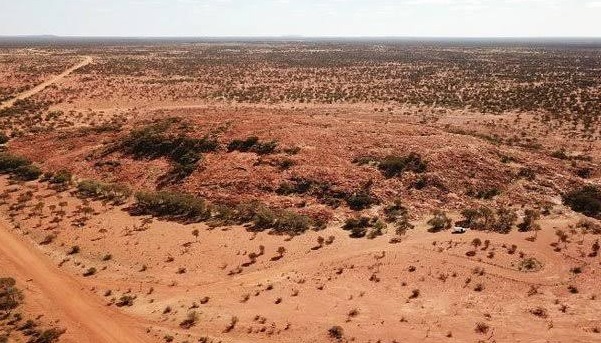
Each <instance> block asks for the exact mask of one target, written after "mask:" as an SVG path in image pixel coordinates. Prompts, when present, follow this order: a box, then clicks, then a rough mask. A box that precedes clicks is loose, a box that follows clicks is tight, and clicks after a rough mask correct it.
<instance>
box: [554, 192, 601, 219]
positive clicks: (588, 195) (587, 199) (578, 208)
mask: <svg viewBox="0 0 601 343" xmlns="http://www.w3.org/2000/svg"><path fill="white" fill-rule="evenodd" d="M563 202H564V203H565V204H566V205H568V206H569V207H570V208H571V209H572V210H573V211H575V212H579V213H582V214H584V215H586V216H588V217H593V218H597V219H601V189H600V188H599V187H598V186H592V185H589V186H584V187H582V188H580V189H576V190H573V191H571V192H569V193H567V194H565V195H564V196H563Z"/></svg>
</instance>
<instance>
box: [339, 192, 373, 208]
mask: <svg viewBox="0 0 601 343" xmlns="http://www.w3.org/2000/svg"><path fill="white" fill-rule="evenodd" d="M345 200H346V203H347V204H348V206H349V207H350V208H351V210H353V211H361V210H364V209H367V208H370V207H371V206H372V205H374V204H376V203H377V200H376V199H375V198H373V197H372V196H371V195H370V194H369V192H368V191H366V190H363V191H360V192H356V193H353V194H351V195H350V196H349V197H347V198H346V199H345Z"/></svg>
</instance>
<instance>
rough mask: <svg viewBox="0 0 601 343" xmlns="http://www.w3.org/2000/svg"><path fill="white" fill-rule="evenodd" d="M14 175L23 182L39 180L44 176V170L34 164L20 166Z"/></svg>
mask: <svg viewBox="0 0 601 343" xmlns="http://www.w3.org/2000/svg"><path fill="white" fill-rule="evenodd" d="M13 174H14V175H15V178H17V179H19V180H23V181H33V180H37V179H38V178H39V177H40V176H41V175H42V169H40V167H38V166H34V165H33V164H29V165H25V166H20V167H18V168H17V169H15V170H14V172H13Z"/></svg>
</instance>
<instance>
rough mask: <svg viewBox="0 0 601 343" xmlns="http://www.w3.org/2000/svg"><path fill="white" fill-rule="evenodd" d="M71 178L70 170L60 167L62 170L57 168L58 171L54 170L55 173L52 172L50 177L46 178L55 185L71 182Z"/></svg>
mask: <svg viewBox="0 0 601 343" xmlns="http://www.w3.org/2000/svg"><path fill="white" fill-rule="evenodd" d="M72 178H73V175H72V174H71V172H70V171H68V170H65V169H62V170H59V171H58V172H56V173H55V174H53V175H52V176H51V177H50V180H48V182H50V183H51V184H56V185H68V184H69V183H71V179H72Z"/></svg>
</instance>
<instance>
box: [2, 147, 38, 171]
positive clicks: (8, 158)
mask: <svg viewBox="0 0 601 343" xmlns="http://www.w3.org/2000/svg"><path fill="white" fill-rule="evenodd" d="M28 165H31V161H30V160H28V159H27V158H25V157H22V156H16V155H12V154H9V153H6V152H3V153H0V173H2V174H7V173H11V172H13V171H14V170H16V169H17V168H19V167H24V166H28Z"/></svg>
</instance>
